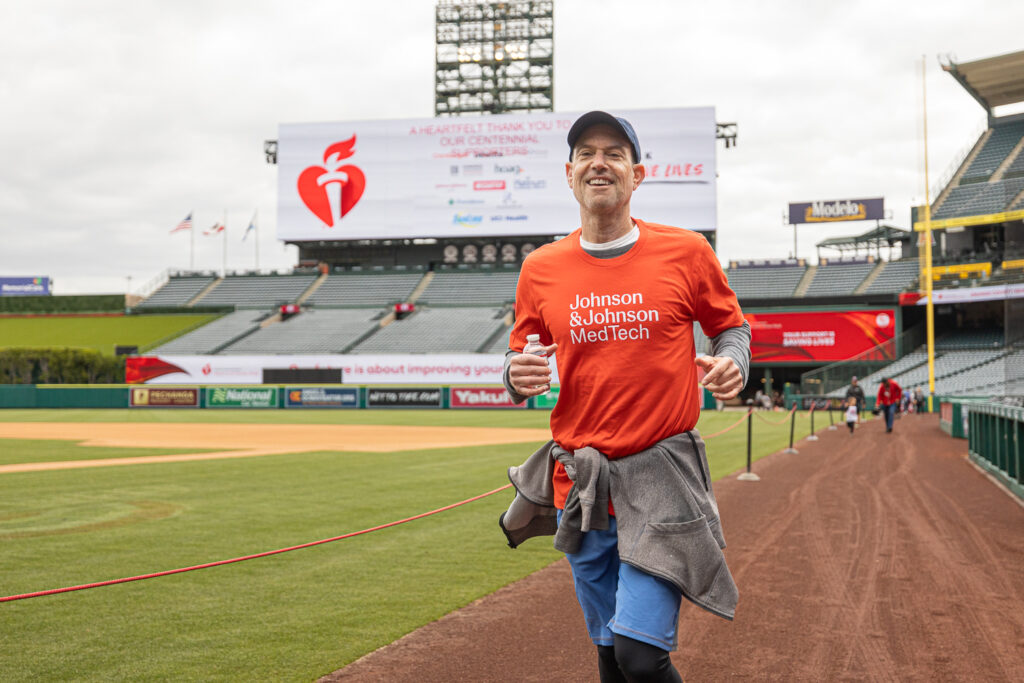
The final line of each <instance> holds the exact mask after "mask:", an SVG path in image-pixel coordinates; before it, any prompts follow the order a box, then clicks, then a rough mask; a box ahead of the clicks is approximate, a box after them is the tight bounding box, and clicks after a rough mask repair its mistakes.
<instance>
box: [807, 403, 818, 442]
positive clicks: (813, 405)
mask: <svg viewBox="0 0 1024 683" xmlns="http://www.w3.org/2000/svg"><path fill="white" fill-rule="evenodd" d="M811 400H812V401H814V399H811ZM817 407H818V403H817V401H814V402H813V403H811V433H810V435H809V436H808V437H807V440H808V441H817V440H818V435H817V434H815V433H814V409H815V408H817Z"/></svg>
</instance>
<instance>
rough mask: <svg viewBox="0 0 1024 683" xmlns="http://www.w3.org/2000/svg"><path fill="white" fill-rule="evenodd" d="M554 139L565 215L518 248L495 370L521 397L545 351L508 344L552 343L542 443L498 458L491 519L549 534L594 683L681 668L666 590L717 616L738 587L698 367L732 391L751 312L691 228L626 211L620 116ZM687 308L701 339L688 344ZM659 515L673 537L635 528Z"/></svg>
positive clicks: (511, 528)
mask: <svg viewBox="0 0 1024 683" xmlns="http://www.w3.org/2000/svg"><path fill="white" fill-rule="evenodd" d="M568 142H569V163H567V164H566V167H565V173H566V180H567V182H568V185H569V187H570V188H571V190H572V192H573V195H574V196H575V198H576V201H577V202H578V203H579V207H580V219H581V224H582V227H581V228H579V229H577V230H575V231H574V232H571V233H570V234H569V235H568V236H567V237H565V238H563V239H561V240H559V241H557V242H552V243H550V244H545V245H544V246H542V247H540V248H539V249H537V250H536V251H534V252H533V253H531V254H530V255H529V256H528V257H527V258H526V259H525V260H524V261H523V265H522V270H521V273H520V277H519V283H518V285H517V288H516V320H515V325H514V327H513V328H512V332H511V335H510V338H509V352H508V354H507V356H506V372H505V386H506V388H507V389H508V392H509V395H510V396H511V397H512V399H513V401H515V402H516V403H521V402H522V401H523V400H525V399H526V398H527V397H530V396H536V395H538V394H539V393H541V392H543V391H545V390H546V389H547V386H548V384H549V383H550V382H551V370H550V368H549V367H548V361H547V358H545V357H543V356H540V355H532V354H526V353H521V352H520V351H519V350H521V349H524V345H525V343H526V337H527V335H531V334H539V335H540V342H541V343H542V344H543V345H544V348H543V349H541V352H542V353H544V354H545V355H549V354H555V353H556V352H557V360H558V377H559V382H560V391H559V396H558V402H557V404H556V405H555V408H554V410H553V411H552V413H551V435H552V441H550V442H548V444H546V445H545V446H543V447H542V448H541V449H539V450H538V451H537V452H536V453H534V454H533V455H532V456H531V457H530V458H529V459H528V460H527V461H526V462H525V463H524V464H523V465H521V466H519V467H513V468H510V470H509V478H510V479H511V480H512V482H513V483H514V484H515V486H516V497H515V499H514V500H513V502H512V505H511V506H510V507H509V509H508V511H506V513H505V514H503V515H502V517H501V527H502V530H503V531H504V533H505V535H506V537H507V538H508V541H509V545H510V546H512V547H516V546H517V545H518V544H519V543H521V542H522V541H523V540H525V539H527V538H530V537H532V536H537V535H547V534H554V535H555V547H556V548H557V549H559V550H561V551H563V552H564V553H565V554H566V556H567V557H568V559H569V565H570V567H571V568H572V574H573V580H574V583H575V588H576V597H577V599H578V600H579V603H580V606H581V607H582V609H583V616H584V620H585V622H586V626H587V630H588V632H589V634H590V638H591V640H592V641H593V643H594V644H595V645H596V646H597V655H598V658H597V660H598V661H597V664H598V672H599V674H600V679H601V681H603V682H619V681H621V682H623V683H624V682H626V681H680V680H682V679H681V678H680V677H679V672H678V671H676V669H675V667H673V665H672V662H671V660H670V659H669V652H670V651H672V650H674V649H676V645H677V629H678V622H679V607H680V603H681V599H682V596H683V595H684V594H685V595H686V596H687V597H688V598H690V599H691V600H693V602H695V603H696V604H698V605H700V606H702V607H704V608H705V609H708V610H709V611H711V612H712V613H714V614H717V615H719V616H723V617H725V618H729V619H731V618H732V614H733V611H734V608H735V602H736V600H737V598H738V591H737V589H736V586H735V583H734V582H733V579H732V575H731V574H730V573H729V570H728V567H727V566H726V564H725V558H724V555H723V554H722V552H721V548H724V547H725V540H724V537H722V535H721V532H720V526H719V521H718V506H717V503H716V502H715V499H714V493H713V491H712V488H711V482H710V477H708V475H707V470H706V469H705V468H706V464H705V463H706V462H707V459H706V455H705V453H704V445H703V443H704V442H703V441H702V440H701V438H700V435H699V433H698V432H697V430H696V429H695V426H696V423H697V418H698V417H699V414H700V401H699V397H700V391H699V386H698V379H697V377H698V375H697V368H698V367H700V368H701V370H703V371H705V373H706V374H705V375H704V377H703V379H702V380H701V381H700V384H703V386H704V387H706V388H708V389H709V390H710V391H711V392H712V395H713V396H714V397H715V398H716V399H720V400H729V399H731V398H734V397H735V396H736V395H738V394H739V392H740V390H741V389H742V388H743V385H744V384H745V383H746V377H747V371H748V368H749V363H750V326H749V325H748V324H747V323H746V322H745V321H744V319H743V314H742V312H741V311H740V307H739V304H738V303H737V301H736V295H735V293H734V292H733V291H732V290H731V289H730V288H729V284H728V281H727V280H726V277H725V274H724V273H723V271H722V267H721V265H720V264H719V262H718V258H717V257H716V256H715V253H714V251H713V250H712V248H711V245H710V244H709V243H708V241H707V240H706V239H705V238H704V237H703V236H702V235H700V234H699V233H696V232H691V231H689V230H680V229H679V228H675V227H670V226H664V225H657V224H654V223H646V222H644V221H642V220H640V219H634V218H632V217H631V215H630V198H631V196H632V193H633V191H634V190H636V189H637V187H638V186H639V185H640V183H641V182H642V181H643V179H644V176H645V169H644V166H643V164H642V158H643V157H641V155H640V143H639V140H638V139H637V136H636V132H635V131H634V130H633V127H632V125H631V124H630V123H629V122H628V121H626V120H625V119H623V118H618V117H614V116H612V115H610V114H607V113H605V112H599V111H593V112H589V113H587V114H584V115H583V116H581V117H580V118H579V119H577V120H576V122H575V123H574V124H573V125H572V127H571V128H570V130H569V134H568ZM695 322H699V323H700V325H701V327H702V328H703V330H704V331H705V332H706V333H707V334H708V336H709V337H711V340H712V354H713V355H711V356H701V357H699V358H695V349H694V345H693V325H694V323H695ZM609 323H611V324H609ZM659 523H663V524H664V525H665V526H673V527H679V526H684V525H685V526H686V528H687V531H686V539H687V541H686V545H685V546H683V545H678V544H677V539H678V537H679V536H678V535H677V534H657V533H650V532H645V529H648V528H650V527H651V526H659ZM709 647H710V644H709Z"/></svg>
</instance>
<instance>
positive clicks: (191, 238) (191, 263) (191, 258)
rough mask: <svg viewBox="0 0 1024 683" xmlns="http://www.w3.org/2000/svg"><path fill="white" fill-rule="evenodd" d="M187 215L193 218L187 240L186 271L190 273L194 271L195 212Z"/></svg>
mask: <svg viewBox="0 0 1024 683" xmlns="http://www.w3.org/2000/svg"><path fill="white" fill-rule="evenodd" d="M189 215H190V216H192V217H193V218H192V225H191V227H189V229H188V239H189V251H188V269H189V270H190V271H195V269H196V221H195V211H191V212H189Z"/></svg>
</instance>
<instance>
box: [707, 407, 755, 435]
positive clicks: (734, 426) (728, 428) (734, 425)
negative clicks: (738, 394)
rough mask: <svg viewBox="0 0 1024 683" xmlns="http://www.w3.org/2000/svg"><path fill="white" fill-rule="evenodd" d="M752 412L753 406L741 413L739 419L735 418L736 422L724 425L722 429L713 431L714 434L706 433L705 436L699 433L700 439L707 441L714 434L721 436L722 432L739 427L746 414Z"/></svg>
mask: <svg viewBox="0 0 1024 683" xmlns="http://www.w3.org/2000/svg"><path fill="white" fill-rule="evenodd" d="M752 412H754V409H753V408H751V409H750V410H748V411H747V412H745V413H744V414H743V417H741V418H740V419H739V420H737V421H736V422H735V423H734V424H732V425H730V426H728V427H726V428H725V429H723V430H722V431H720V432H715V433H714V434H708V435H707V436H704V435H703V434H701V438H702V439H704V440H705V441H707V440H708V439H713V438H715V437H716V436H721V435H722V434H725V433H726V432H730V431H732V430H733V429H736V428H737V427H739V426H740V425H741V424H743V421H744V420H746V419H747V417H748V416H749V415H750V414H751V413H752Z"/></svg>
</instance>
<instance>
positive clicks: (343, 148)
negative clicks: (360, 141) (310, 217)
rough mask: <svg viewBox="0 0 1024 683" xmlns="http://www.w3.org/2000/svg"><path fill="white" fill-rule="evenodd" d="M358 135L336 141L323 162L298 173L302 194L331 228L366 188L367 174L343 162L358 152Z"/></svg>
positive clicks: (304, 202)
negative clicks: (356, 146) (356, 147)
mask: <svg viewBox="0 0 1024 683" xmlns="http://www.w3.org/2000/svg"><path fill="white" fill-rule="evenodd" d="M355 144H356V136H355V135H353V136H352V137H350V138H349V139H348V140H343V141H341V142H335V143H334V144H333V145H331V146H329V147H328V148H327V149H325V150H324V165H323V166H310V167H309V168H307V169H306V170H304V171H303V172H302V173H300V174H299V182H298V189H299V197H300V198H301V199H302V203H303V204H305V205H306V208H308V209H309V210H310V211H312V212H313V214H314V215H315V216H316V217H317V218H319V219H320V220H321V221H323V222H324V225H326V226H327V227H328V228H333V227H334V221H335V220H336V219H337V220H340V219H342V218H344V217H345V215H346V214H347V213H348V212H349V211H351V210H352V207H354V206H355V205H356V203H357V202H358V201H359V198H360V197H362V196H363V190H364V189H366V176H365V175H363V172H362V171H361V170H360V169H359V167H358V166H353V165H352V164H342V163H341V160H342V159H347V158H349V157H350V156H352V155H353V154H355V151H354V150H353V149H352V148H353V147H355Z"/></svg>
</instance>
